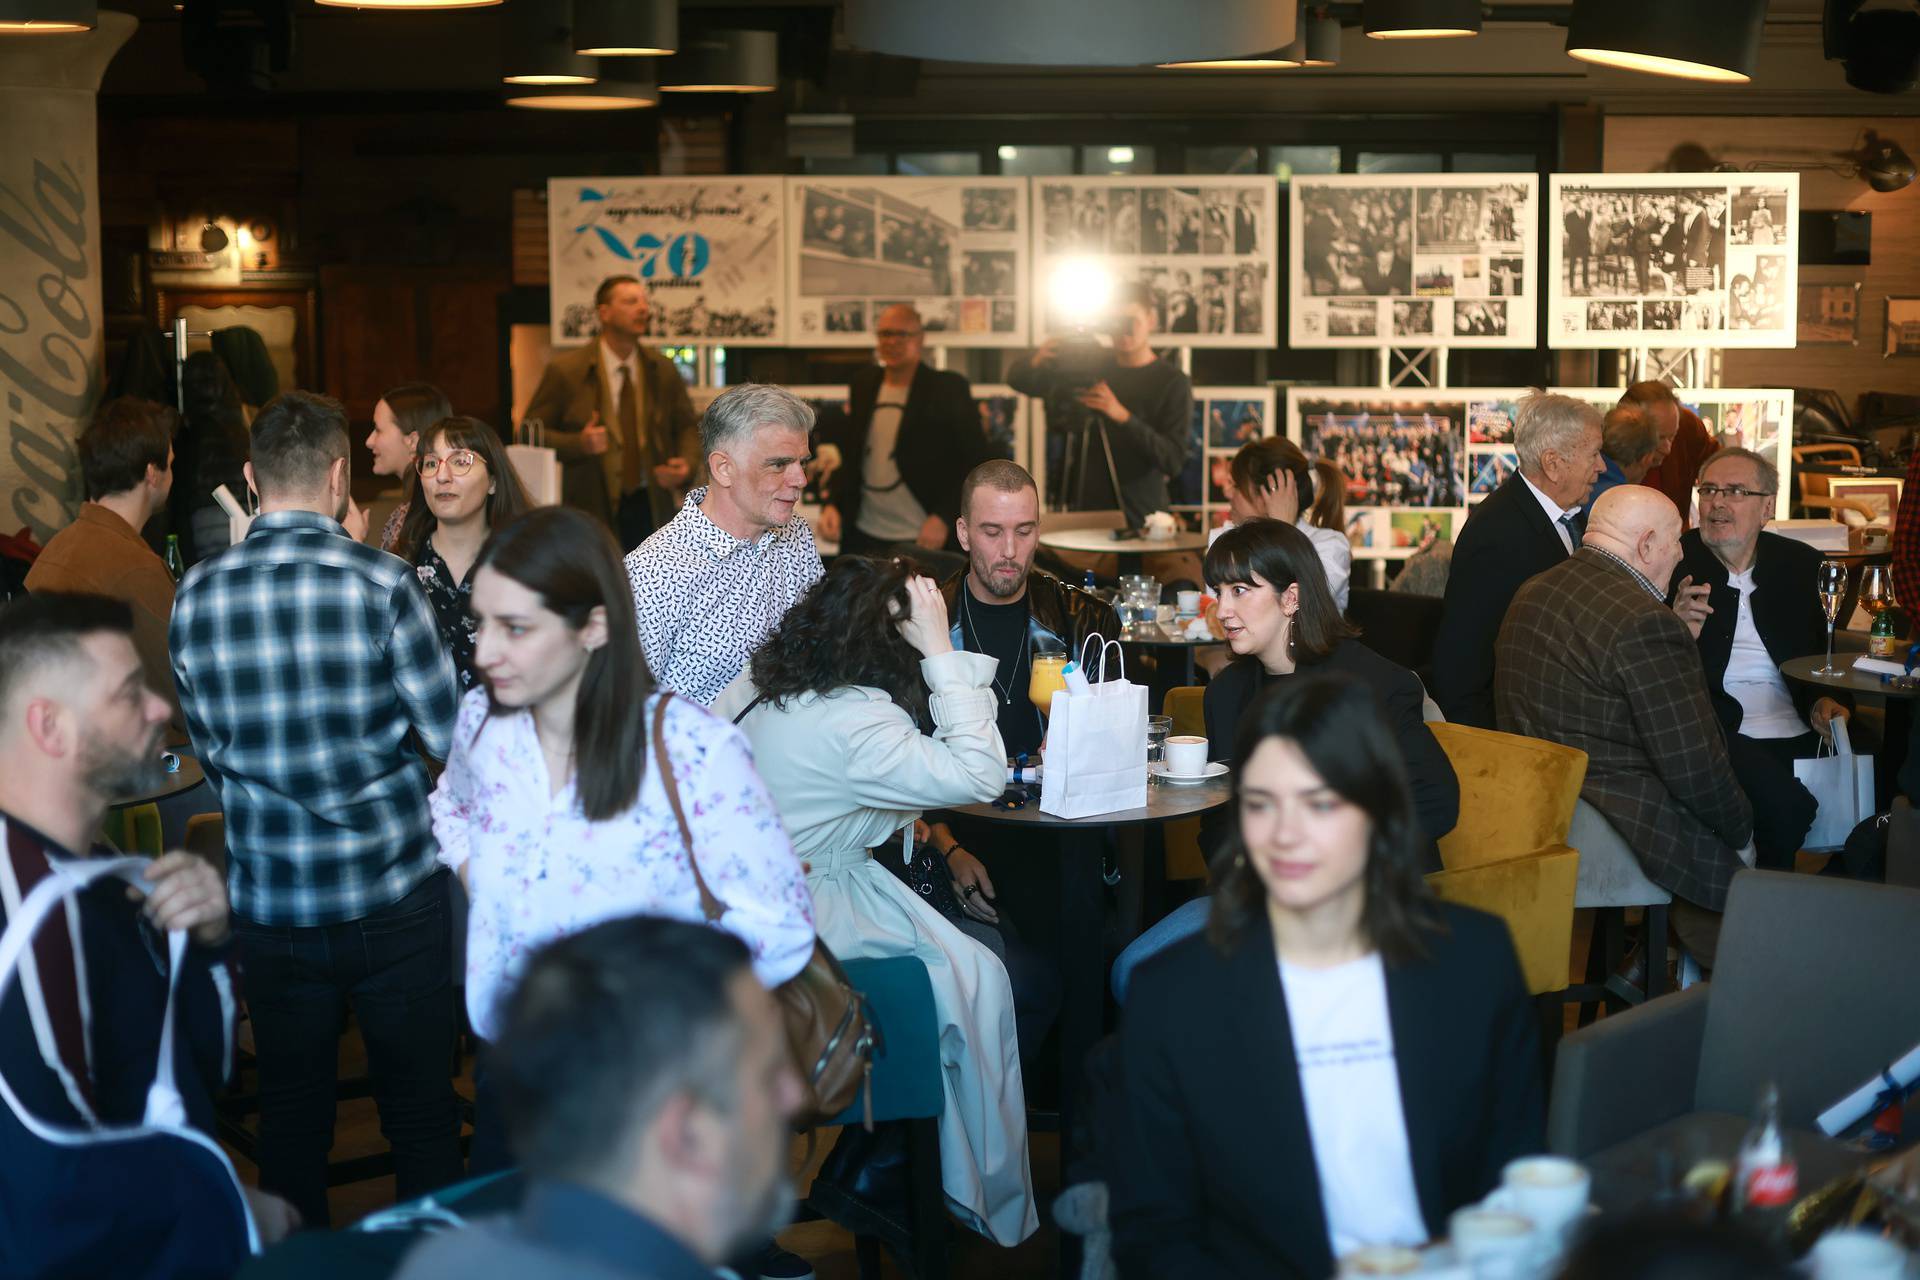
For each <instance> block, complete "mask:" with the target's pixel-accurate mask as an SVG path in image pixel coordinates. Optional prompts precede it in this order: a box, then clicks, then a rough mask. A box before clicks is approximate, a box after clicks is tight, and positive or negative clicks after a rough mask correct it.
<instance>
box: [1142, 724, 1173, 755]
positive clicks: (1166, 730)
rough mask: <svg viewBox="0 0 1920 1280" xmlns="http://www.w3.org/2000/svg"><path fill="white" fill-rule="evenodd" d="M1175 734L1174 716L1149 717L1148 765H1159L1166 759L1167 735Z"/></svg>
mask: <svg viewBox="0 0 1920 1280" xmlns="http://www.w3.org/2000/svg"><path fill="white" fill-rule="evenodd" d="M1172 732H1173V717H1172V716H1148V717H1147V763H1148V764H1158V763H1160V761H1162V760H1164V759H1165V758H1166V753H1167V752H1166V747H1167V735H1168V734H1170V733H1172Z"/></svg>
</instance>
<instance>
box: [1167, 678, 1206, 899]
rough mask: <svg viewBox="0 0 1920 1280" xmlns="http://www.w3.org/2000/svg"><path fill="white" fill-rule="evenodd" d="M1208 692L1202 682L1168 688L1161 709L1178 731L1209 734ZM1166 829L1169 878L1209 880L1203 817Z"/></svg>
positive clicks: (1184, 819) (1176, 731)
mask: <svg viewBox="0 0 1920 1280" xmlns="http://www.w3.org/2000/svg"><path fill="white" fill-rule="evenodd" d="M1206 692H1207V691H1206V688H1205V687H1204V686H1202V685H1188V686H1185V687H1183V688H1179V689H1169V690H1167V698H1166V701H1165V702H1164V703H1163V704H1161V711H1162V713H1163V714H1165V715H1169V716H1172V717H1173V732H1174V733H1185V734H1198V735H1202V736H1204V735H1205V734H1206V732H1207V714H1206V705H1205V699H1206ZM1162 830H1163V831H1164V832H1165V836H1164V839H1165V840H1166V851H1167V879H1169V880H1205V879H1206V878H1207V858H1206V854H1205V853H1203V852H1202V851H1201V849H1200V819H1198V818H1181V819H1178V820H1177V821H1174V822H1169V823H1166V824H1165V825H1164V826H1163V828H1162Z"/></svg>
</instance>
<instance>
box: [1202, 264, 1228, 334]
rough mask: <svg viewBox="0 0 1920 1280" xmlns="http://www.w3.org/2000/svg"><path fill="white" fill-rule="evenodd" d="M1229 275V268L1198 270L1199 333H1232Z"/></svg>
mask: <svg viewBox="0 0 1920 1280" xmlns="http://www.w3.org/2000/svg"><path fill="white" fill-rule="evenodd" d="M1231 274H1232V269H1231V268H1229V267H1202V268H1201V269H1200V332H1202V333H1212V334H1221V333H1232V332H1233V311H1232V307H1233V299H1232V296H1231V290H1230V288H1229V285H1228V283H1227V278H1228V277H1229V276H1230V275H1231Z"/></svg>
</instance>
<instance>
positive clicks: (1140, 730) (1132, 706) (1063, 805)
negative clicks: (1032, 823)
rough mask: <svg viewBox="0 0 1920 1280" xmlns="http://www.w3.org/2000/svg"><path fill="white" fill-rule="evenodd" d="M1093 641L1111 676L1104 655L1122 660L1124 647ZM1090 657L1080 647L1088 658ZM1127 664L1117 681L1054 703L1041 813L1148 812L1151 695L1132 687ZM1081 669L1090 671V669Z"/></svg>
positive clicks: (1094, 638) (1059, 696)
mask: <svg viewBox="0 0 1920 1280" xmlns="http://www.w3.org/2000/svg"><path fill="white" fill-rule="evenodd" d="M1087 640H1088V642H1089V643H1093V644H1095V645H1096V646H1097V647H1096V648H1095V650H1094V652H1095V653H1096V654H1097V655H1098V656H1099V657H1100V659H1101V662H1100V667H1101V674H1102V675H1107V674H1110V668H1109V667H1108V665H1107V662H1106V654H1107V652H1108V651H1109V650H1111V651H1112V652H1114V653H1119V652H1120V646H1119V645H1118V644H1117V643H1114V642H1111V641H1108V640H1106V639H1105V638H1104V637H1103V636H1100V635H1098V634H1095V635H1091V636H1088V637H1087ZM1086 652H1087V649H1086V646H1085V645H1082V646H1081V654H1082V656H1083V657H1084V655H1085V654H1086ZM1124 662H1125V658H1124V655H1122V658H1121V662H1120V663H1118V664H1115V665H1116V666H1118V667H1119V671H1118V673H1117V676H1116V678H1114V679H1111V680H1102V681H1099V682H1097V683H1093V684H1092V685H1091V687H1090V688H1089V689H1088V691H1087V692H1085V693H1071V692H1068V691H1066V690H1062V691H1061V692H1059V693H1056V694H1054V695H1053V710H1052V711H1051V712H1050V713H1049V715H1048V717H1047V751H1046V771H1045V773H1044V774H1043V775H1042V777H1041V780H1040V811H1041V812H1042V813H1051V814H1053V815H1054V816H1055V817H1060V818H1089V817H1093V816H1094V815H1096V814H1102V813H1117V812H1118V811H1120V810H1122V809H1138V808H1142V807H1144V806H1145V805H1146V803H1147V690H1146V687H1145V686H1144V685H1137V684H1133V683H1131V682H1129V681H1128V680H1127V678H1126V670H1125V666H1124ZM1081 667H1082V670H1086V669H1087V667H1086V664H1085V663H1084V662H1083V663H1082V664H1081ZM1088 679H1089V681H1091V680H1092V679H1093V677H1092V675H1091V673H1089V675H1088Z"/></svg>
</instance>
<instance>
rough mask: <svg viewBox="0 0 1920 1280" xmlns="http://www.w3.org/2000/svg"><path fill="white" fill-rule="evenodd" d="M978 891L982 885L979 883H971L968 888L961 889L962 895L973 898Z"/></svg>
mask: <svg viewBox="0 0 1920 1280" xmlns="http://www.w3.org/2000/svg"><path fill="white" fill-rule="evenodd" d="M978 892H980V886H979V885H977V884H970V885H968V886H967V887H966V888H964V889H962V890H961V891H960V896H961V897H963V898H971V897H972V896H973V895H974V894H976V893H978Z"/></svg>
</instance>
